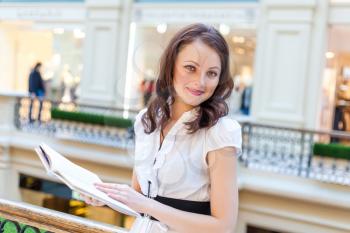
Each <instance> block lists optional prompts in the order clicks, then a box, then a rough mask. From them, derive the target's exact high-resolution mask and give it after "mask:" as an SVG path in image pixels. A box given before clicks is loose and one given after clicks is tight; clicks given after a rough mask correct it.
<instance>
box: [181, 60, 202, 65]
mask: <svg viewBox="0 0 350 233" xmlns="http://www.w3.org/2000/svg"><path fill="white" fill-rule="evenodd" d="M184 62H192V63H194V64H195V65H196V66H200V65H199V64H198V63H197V62H195V61H192V60H189V61H184Z"/></svg>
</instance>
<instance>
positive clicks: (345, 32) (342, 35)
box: [319, 25, 350, 132]
mask: <svg viewBox="0 0 350 233" xmlns="http://www.w3.org/2000/svg"><path fill="white" fill-rule="evenodd" d="M349 37H350V26H346V25H331V26H330V27H329V31H328V49H327V52H326V53H325V57H326V68H325V70H324V77H323V83H322V99H321V113H320V117H319V118H320V124H319V127H320V128H321V129H327V130H340V131H347V132H350V44H349V42H348V38H349Z"/></svg>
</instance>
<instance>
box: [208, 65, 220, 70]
mask: <svg viewBox="0 0 350 233" xmlns="http://www.w3.org/2000/svg"><path fill="white" fill-rule="evenodd" d="M209 69H218V70H220V68H219V67H218V66H212V67H209Z"/></svg>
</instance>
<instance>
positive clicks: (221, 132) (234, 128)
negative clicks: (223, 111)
mask: <svg viewBox="0 0 350 233" xmlns="http://www.w3.org/2000/svg"><path fill="white" fill-rule="evenodd" d="M224 147H234V148H236V155H237V156H240V155H241V154H242V132H241V126H240V125H239V123H238V122H237V121H235V120H233V119H231V118H229V117H222V118H220V119H219V121H218V122H217V123H216V124H215V125H214V126H212V127H211V128H209V129H208V131H207V135H206V154H207V153H208V152H210V151H213V150H218V149H221V148H224Z"/></svg>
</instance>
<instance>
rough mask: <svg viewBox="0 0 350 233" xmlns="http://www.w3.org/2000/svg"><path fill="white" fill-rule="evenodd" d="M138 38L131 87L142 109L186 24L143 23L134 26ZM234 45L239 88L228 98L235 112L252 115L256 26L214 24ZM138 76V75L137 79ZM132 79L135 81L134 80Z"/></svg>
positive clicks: (132, 53)
mask: <svg viewBox="0 0 350 233" xmlns="http://www.w3.org/2000/svg"><path fill="white" fill-rule="evenodd" d="M132 26H133V27H134V28H132V29H131V31H132V33H131V35H130V36H132V37H133V38H135V39H134V41H133V46H132V49H131V50H130V49H129V56H131V57H132V58H131V59H130V61H129V62H131V63H132V66H129V67H131V68H130V69H132V72H131V76H132V77H133V78H132V79H131V78H130V79H129V80H128V81H129V90H137V91H134V92H137V93H134V94H135V95H136V98H138V99H139V102H138V105H139V107H140V108H142V107H143V106H145V105H147V103H148V101H149V99H150V92H152V91H153V90H154V80H155V79H156V77H157V72H158V66H159V60H160V57H161V54H162V52H163V50H164V49H165V47H166V45H167V43H168V42H169V40H170V38H171V37H172V36H173V35H174V34H175V33H176V32H177V31H178V30H179V29H180V28H182V27H183V26H185V24H183V25H182V24H164V23H163V24H142V23H137V24H135V25H132ZM214 26H215V27H216V28H217V29H218V30H219V31H220V32H221V33H222V35H223V36H224V37H225V39H226V41H227V43H228V45H229V47H230V50H231V51H230V55H231V57H230V67H231V74H232V77H233V79H234V82H235V89H234V91H233V93H232V95H231V98H230V99H229V100H228V104H229V106H230V111H231V112H230V113H231V114H241V115H249V110H250V105H251V94H252V84H253V66H254V56H255V48H256V28H255V27H252V26H243V25H241V26H239V25H235V26H233V25H231V26H230V25H227V24H214ZM135 77H136V78H135ZM130 82H131V83H130Z"/></svg>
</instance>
